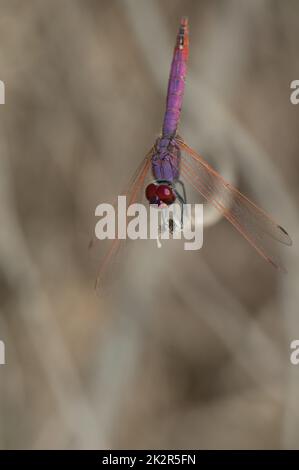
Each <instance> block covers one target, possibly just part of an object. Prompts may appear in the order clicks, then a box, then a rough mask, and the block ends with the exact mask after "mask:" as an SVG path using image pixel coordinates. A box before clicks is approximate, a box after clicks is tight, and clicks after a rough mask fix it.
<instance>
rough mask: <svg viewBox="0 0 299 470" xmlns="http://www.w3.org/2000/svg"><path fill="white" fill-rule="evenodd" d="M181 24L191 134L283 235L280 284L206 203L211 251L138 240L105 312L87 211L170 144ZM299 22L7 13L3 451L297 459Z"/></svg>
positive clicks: (234, 9) (156, 11)
mask: <svg viewBox="0 0 299 470" xmlns="http://www.w3.org/2000/svg"><path fill="white" fill-rule="evenodd" d="M182 15H186V16H188V17H189V22H190V61H189V71H188V76H187V84H186V92H185V100H184V105H183V112H182V116H181V126H180V134H181V135H183V136H184V138H185V140H186V141H187V142H188V143H189V145H190V146H191V147H193V148H195V149H196V150H197V151H198V152H200V153H201V154H203V155H204V156H205V157H206V158H207V160H208V161H209V162H211V163H212V164H213V165H214V166H215V167H216V168H217V169H218V171H220V172H221V173H222V174H223V176H225V177H226V178H227V179H228V180H229V181H231V182H232V183H234V184H235V185H237V186H238V187H239V188H240V189H241V190H242V191H243V192H245V193H246V194H247V195H248V196H249V197H250V198H252V199H253V200H254V201H256V202H257V203H258V204H259V205H261V206H262V207H263V208H264V209H265V210H267V211H268V212H269V213H271V214H272V215H273V216H274V218H276V219H277V220H278V221H279V223H281V224H282V225H283V226H285V227H286V228H287V230H288V231H289V233H290V234H291V236H292V238H293V241H294V246H293V247H292V248H285V247H282V248H281V253H280V256H281V258H282V260H283V263H284V265H285V266H286V268H287V270H288V274H287V275H283V274H281V273H279V272H275V270H274V269H273V268H272V267H271V266H269V265H268V264H267V263H265V262H264V261H263V260H262V259H261V258H260V257H259V256H258V255H257V254H256V253H255V251H254V250H253V249H252V248H251V247H250V246H249V245H248V243H247V242H246V241H245V240H244V239H243V238H242V237H240V235H239V234H238V233H237V232H236V230H235V229H234V228H233V227H231V226H230V224H229V223H228V222H227V221H225V220H223V219H221V218H220V216H219V215H217V214H215V212H214V211H213V210H212V209H211V208H210V207H209V206H208V205H207V206H206V208H205V220H206V228H205V231H204V246H203V248H202V249H201V250H200V251H198V252H186V251H184V250H183V249H182V246H181V245H180V243H179V242H174V241H173V242H172V241H170V242H168V243H164V244H163V247H162V249H160V250H158V249H157V246H156V244H155V243H154V242H140V241H136V242H132V243H129V242H128V243H127V244H126V247H125V250H123V251H122V253H121V255H120V257H119V258H118V260H117V262H115V263H114V264H113V267H112V269H111V274H110V281H109V283H108V285H107V288H105V289H103V290H102V291H101V292H100V293H99V294H98V295H97V294H96V292H95V290H94V279H95V277H96V273H97V269H98V267H99V263H100V260H101V258H102V257H103V256H104V254H105V252H106V250H107V248H108V246H109V243H108V244H106V241H104V242H99V243H97V245H98V246H97V247H96V249H92V250H88V243H89V240H90V237H91V236H92V233H93V231H94V226H95V223H96V218H95V216H94V211H95V207H96V206H97V204H99V203H101V202H112V201H113V200H114V198H115V196H116V195H117V194H119V193H120V191H121V189H122V188H123V186H124V185H125V184H126V183H127V181H129V179H130V177H131V175H132V174H133V172H134V170H135V168H136V167H137V165H138V164H139V163H140V161H141V160H142V158H143V157H144V155H145V154H146V152H147V151H148V150H149V148H150V147H151V145H152V144H153V142H154V140H155V139H156V137H157V135H158V134H159V132H160V127H161V123H162V117H163V112H164V106H165V95H166V87H167V80H168V73H169V66H170V62H171V58H172V52H173V47H174V42H175V37H176V34H177V29H178V24H179V20H180V17H181V16H182ZM298 18H299V3H298V2H297V1H296V0H288V1H287V2H281V1H278V0H250V1H249V0H246V1H245V0H212V1H211V0H203V1H199V0H196V1H195V0H184V1H182V0H84V1H83V0H64V1H63V2H61V1H59V0H43V1H41V0H27V1H26V2H23V1H21V0H0V44H1V46H0V79H1V80H3V81H4V83H5V86H6V104H5V105H3V106H0V116H1V126H0V208H1V212H0V214H1V219H0V220H1V230H0V292H1V296H0V301H1V311H0V339H1V340H2V341H4V342H5V347H6V365H2V366H0V447H1V448H2V449H15V448H22V449H41V448H62V449H65V448H66V449H78V448H80V449H85V448H97V449H103V448H112V449H113V448H123V449H136V448H156V449H159V448H164V449H165V448H169V449H180V448H183V449H184V448H185V449H188V448H208V449H213V448H233V449H237V448H248V449H250V448H275V449H280V448H299V404H298V398H297V397H298V396H299V395H298V389H299V366H297V367H296V366H294V365H291V363H290V342H291V341H292V340H293V339H299V316H298V303H299V292H298V287H297V286H298V281H299V258H298V249H297V239H298V230H299V216H298V198H299V190H298V169H299V164H298V151H299V133H298V125H299V106H298V107H297V106H294V105H292V104H291V102H290V93H291V90H290V83H291V81H292V80H295V79H299V54H298V43H299V28H298V21H299V19H298ZM187 191H188V196H189V201H190V202H201V201H200V198H199V196H196V195H195V194H193V193H192V191H190V188H188V187H187ZM279 249H280V247H278V250H279Z"/></svg>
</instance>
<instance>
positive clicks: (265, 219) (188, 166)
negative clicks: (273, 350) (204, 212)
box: [177, 138, 292, 271]
mask: <svg viewBox="0 0 299 470" xmlns="http://www.w3.org/2000/svg"><path fill="white" fill-rule="evenodd" d="M177 142H178V144H179V146H180V148H181V150H182V162H181V170H182V174H183V176H184V177H185V178H186V180H187V181H188V182H189V183H190V184H191V186H192V187H193V188H195V189H196V190H197V191H199V193H200V194H202V196H203V197H204V198H205V199H206V200H207V201H208V202H210V203H211V204H213V205H214V207H215V208H216V209H218V210H219V211H220V212H221V213H222V215H223V216H224V217H225V218H226V219H227V220H229V222H231V223H232V225H233V226H234V227H235V228H236V229H237V230H238V231H239V232H240V233H241V234H242V235H243V237H244V238H246V240H247V241H248V242H249V243H251V245H252V246H253V247H254V248H255V249H256V251H257V252H258V253H259V254H260V255H261V256H262V257H263V258H264V259H265V260H266V261H268V262H269V263H271V264H272V265H273V266H275V267H276V268H278V269H281V270H283V271H285V269H284V267H283V265H282V263H281V262H280V260H279V257H278V255H277V253H276V252H277V249H276V247H275V245H277V243H275V242H280V243H284V244H285V245H291V244H292V240H291V238H290V236H289V235H288V233H287V232H286V230H285V229H284V228H283V227H281V226H280V225H279V224H277V223H276V222H275V221H274V220H273V219H271V217H269V215H268V214H266V213H265V212H264V211H263V210H262V209H260V208H259V207H258V206H256V205H255V204H254V203H253V202H251V201H250V200H249V199H248V198H247V197H246V196H244V195H243V194H241V193H240V192H239V191H238V190H237V189H236V188H234V187H233V186H232V185H230V184H229V183H228V182H227V181H225V180H224V179H223V178H222V177H221V176H220V175H219V174H218V173H217V172H216V171H215V170H214V169H213V168H212V167H211V166H209V165H208V164H207V163H206V162H205V160H204V159H203V158H202V157H200V155H198V154H197V153H196V152H195V151H194V150H192V149H191V148H190V147H189V146H188V145H187V144H186V143H185V142H184V141H183V140H181V139H180V138H178V139H177Z"/></svg>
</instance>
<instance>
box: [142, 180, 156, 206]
mask: <svg viewBox="0 0 299 470" xmlns="http://www.w3.org/2000/svg"><path fill="white" fill-rule="evenodd" d="M157 189H158V186H157V185H156V184H154V183H150V184H149V185H148V186H147V187H146V190H145V196H146V199H147V200H148V201H149V202H150V203H151V204H155V203H157V201H158V196H157Z"/></svg>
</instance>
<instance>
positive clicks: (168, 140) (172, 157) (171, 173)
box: [152, 136, 181, 182]
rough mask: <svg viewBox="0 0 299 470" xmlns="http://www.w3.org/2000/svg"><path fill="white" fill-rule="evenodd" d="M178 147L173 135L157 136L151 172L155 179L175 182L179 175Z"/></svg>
mask: <svg viewBox="0 0 299 470" xmlns="http://www.w3.org/2000/svg"><path fill="white" fill-rule="evenodd" d="M180 160H181V152H180V148H179V146H178V144H177V142H176V140H175V138H174V137H165V136H162V137H159V138H158V139H157V141H156V144H155V152H154V154H153V156H152V172H153V176H154V178H155V179H156V180H167V181H170V182H175V181H176V180H178V179H179V176H180Z"/></svg>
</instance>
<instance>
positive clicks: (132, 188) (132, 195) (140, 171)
mask: <svg viewBox="0 0 299 470" xmlns="http://www.w3.org/2000/svg"><path fill="white" fill-rule="evenodd" d="M152 153H153V147H152V148H151V150H150V151H149V152H148V154H147V155H146V156H145V158H144V159H143V161H142V162H141V163H140V165H139V166H138V168H137V169H136V171H135V173H134V175H133V176H132V178H131V180H130V182H129V184H128V185H127V188H126V189H125V190H124V191H122V193H121V194H120V195H122V196H126V197H127V205H130V204H134V203H135V202H137V201H138V198H139V196H140V192H141V189H142V188H143V187H144V181H145V179H146V177H147V174H148V171H149V168H150V164H151V156H152ZM114 206H116V202H115V204H114ZM96 240H97V239H96V238H95V237H93V240H92V242H91V243H90V246H92V245H93V244H94V242H95V241H96ZM97 241H99V240H97ZM123 242H125V240H123V239H121V240H120V239H118V238H116V239H115V240H112V241H111V243H110V247H109V249H108V251H107V253H106V254H105V256H104V258H103V261H102V262H101V264H100V268H99V271H98V274H97V278H96V283H95V287H96V288H98V287H99V285H100V282H101V280H102V279H103V276H104V274H105V272H106V271H107V269H108V267H109V265H110V263H111V261H112V260H113V258H114V257H115V255H116V254H117V252H118V251H119V248H120V246H121V244H122V243H123Z"/></svg>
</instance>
